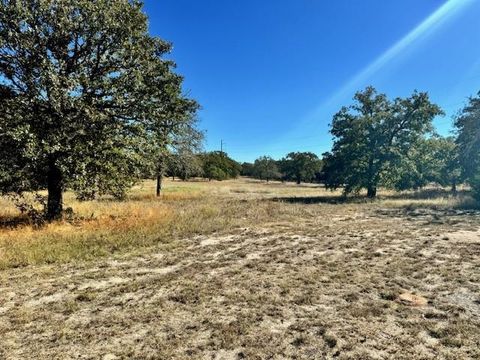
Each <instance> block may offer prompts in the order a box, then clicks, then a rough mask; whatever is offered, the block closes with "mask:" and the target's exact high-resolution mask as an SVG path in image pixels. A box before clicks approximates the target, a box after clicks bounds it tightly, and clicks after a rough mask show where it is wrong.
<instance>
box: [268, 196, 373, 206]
mask: <svg viewBox="0 0 480 360" xmlns="http://www.w3.org/2000/svg"><path fill="white" fill-rule="evenodd" d="M269 200H271V201H277V202H284V203H289V204H305V205H312V204H348V203H367V202H371V201H372V200H371V199H368V198H366V197H363V196H348V197H345V196H335V195H332V196H289V197H274V198H271V199H269Z"/></svg>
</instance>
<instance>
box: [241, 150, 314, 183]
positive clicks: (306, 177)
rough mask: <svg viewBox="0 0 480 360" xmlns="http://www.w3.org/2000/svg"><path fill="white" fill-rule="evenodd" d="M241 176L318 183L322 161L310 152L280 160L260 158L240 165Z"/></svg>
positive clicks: (290, 155) (295, 154) (295, 153)
mask: <svg viewBox="0 0 480 360" xmlns="http://www.w3.org/2000/svg"><path fill="white" fill-rule="evenodd" d="M241 174H242V175H243V176H250V177H253V178H256V179H260V180H265V181H267V182H268V181H270V180H281V181H295V182H296V183H297V184H300V183H302V182H319V181H321V180H322V177H323V175H322V160H321V159H319V158H318V156H317V155H315V154H314V153H311V152H291V153H289V154H287V155H286V156H285V157H284V158H282V159H280V160H274V159H272V158H271V157H269V156H262V157H260V158H258V159H257V160H255V162H254V163H253V164H252V163H247V162H244V163H243V164H242V171H241Z"/></svg>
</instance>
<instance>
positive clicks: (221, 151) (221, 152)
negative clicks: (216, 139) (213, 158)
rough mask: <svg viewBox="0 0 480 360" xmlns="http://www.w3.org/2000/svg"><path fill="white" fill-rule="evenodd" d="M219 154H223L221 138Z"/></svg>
mask: <svg viewBox="0 0 480 360" xmlns="http://www.w3.org/2000/svg"><path fill="white" fill-rule="evenodd" d="M220 154H222V155H223V139H222V140H220Z"/></svg>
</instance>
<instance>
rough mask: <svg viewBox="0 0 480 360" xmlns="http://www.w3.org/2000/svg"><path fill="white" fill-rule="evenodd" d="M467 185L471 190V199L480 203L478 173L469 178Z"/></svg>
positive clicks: (479, 178)
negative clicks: (468, 184)
mask: <svg viewBox="0 0 480 360" xmlns="http://www.w3.org/2000/svg"><path fill="white" fill-rule="evenodd" d="M469 183H470V186H471V188H472V196H473V198H474V199H475V200H477V201H480V171H479V172H478V173H477V174H475V175H472V176H471V177H470V179H469Z"/></svg>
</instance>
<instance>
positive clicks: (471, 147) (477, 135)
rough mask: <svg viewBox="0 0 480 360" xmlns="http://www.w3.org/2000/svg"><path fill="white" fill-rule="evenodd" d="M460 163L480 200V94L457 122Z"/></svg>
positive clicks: (470, 100) (471, 100)
mask: <svg viewBox="0 0 480 360" xmlns="http://www.w3.org/2000/svg"><path fill="white" fill-rule="evenodd" d="M455 126H456V128H457V132H458V137H457V145H458V152H459V162H460V165H461V167H462V172H463V175H464V176H465V178H466V179H467V180H468V182H469V183H470V185H471V186H472V190H473V193H474V196H475V197H476V198H478V199H480V92H479V93H478V95H477V96H475V97H471V98H470V99H469V101H468V104H467V106H465V107H464V108H463V109H462V111H461V112H460V114H459V115H458V117H457V119H456V120H455Z"/></svg>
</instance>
